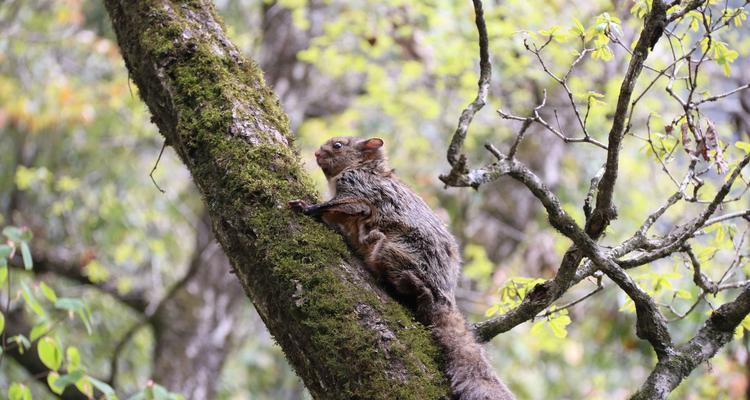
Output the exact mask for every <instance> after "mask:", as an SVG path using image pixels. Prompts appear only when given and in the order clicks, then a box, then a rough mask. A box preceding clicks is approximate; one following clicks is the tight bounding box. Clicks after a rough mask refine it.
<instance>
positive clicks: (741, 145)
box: [734, 141, 750, 154]
mask: <svg viewBox="0 0 750 400" xmlns="http://www.w3.org/2000/svg"><path fill="white" fill-rule="evenodd" d="M734 145H735V146H737V148H738V149H740V150H742V151H744V152H745V154H747V153H750V143H748V142H742V141H738V142H736V143H735V144H734Z"/></svg>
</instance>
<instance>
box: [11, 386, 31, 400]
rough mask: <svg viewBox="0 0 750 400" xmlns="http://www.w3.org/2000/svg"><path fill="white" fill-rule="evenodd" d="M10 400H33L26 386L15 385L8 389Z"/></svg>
mask: <svg viewBox="0 0 750 400" xmlns="http://www.w3.org/2000/svg"><path fill="white" fill-rule="evenodd" d="M8 400H31V391H30V390H29V388H28V387H27V386H26V385H23V384H20V383H13V384H11V385H10V387H9V388H8Z"/></svg>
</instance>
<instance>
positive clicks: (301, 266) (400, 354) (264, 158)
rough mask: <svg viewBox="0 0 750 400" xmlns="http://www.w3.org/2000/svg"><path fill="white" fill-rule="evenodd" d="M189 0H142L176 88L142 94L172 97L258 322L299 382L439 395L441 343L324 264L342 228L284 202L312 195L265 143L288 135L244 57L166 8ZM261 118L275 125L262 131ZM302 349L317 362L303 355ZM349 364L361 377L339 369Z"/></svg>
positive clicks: (179, 129)
mask: <svg viewBox="0 0 750 400" xmlns="http://www.w3.org/2000/svg"><path fill="white" fill-rule="evenodd" d="M199 6H200V7H202V6H203V3H201V2H195V1H184V2H182V3H181V5H180V6H176V7H174V8H173V9H171V10H165V9H157V10H151V9H148V10H147V9H144V10H143V17H144V18H145V19H146V20H148V21H149V22H148V24H147V25H145V26H148V27H149V28H147V29H146V30H145V32H143V33H142V34H141V35H139V37H140V38H141V46H142V47H143V48H145V49H146V50H147V52H148V53H150V57H151V58H153V59H156V60H160V62H163V64H162V68H163V70H164V72H165V73H166V74H167V75H168V77H169V78H170V79H169V84H170V85H171V87H170V88H168V89H169V90H170V91H174V93H177V94H178V95H177V96H174V97H173V98H171V100H172V101H173V102H174V103H170V104H157V105H152V104H151V103H149V104H150V105H151V106H152V109H153V107H157V108H158V107H174V114H175V115H176V116H177V121H176V129H175V130H174V131H175V132H176V136H175V137H172V138H170V139H171V143H172V145H173V146H174V147H175V149H176V150H177V152H178V154H180V157H181V158H182V159H183V160H184V161H185V163H186V164H187V165H188V167H189V168H190V170H191V173H192V175H193V177H194V180H195V182H196V184H197V185H198V186H199V188H200V190H201V192H202V194H203V196H204V199H205V201H206V203H207V205H208V207H209V211H210V212H211V215H213V216H221V220H222V223H225V224H227V226H228V227H227V228H224V229H226V230H230V231H231V232H230V234H229V235H227V238H225V240H224V241H223V244H224V245H225V246H226V247H227V248H226V250H227V252H228V255H229V256H230V257H231V258H232V259H233V260H235V261H238V260H239V262H236V263H235V265H236V266H237V267H238V269H240V271H239V273H238V275H239V276H240V277H241V278H242V279H243V280H244V283H245V285H246V286H247V287H251V288H253V287H255V288H262V290H261V289H257V291H258V292H263V294H264V296H265V298H266V301H265V303H266V304H265V305H264V306H265V307H266V308H267V309H266V310H264V311H265V312H268V313H269V315H271V316H276V318H275V319H274V318H273V317H272V318H269V320H267V321H266V322H267V323H268V324H269V327H270V328H271V329H272V331H274V328H275V329H276V332H274V333H277V334H278V333H279V332H280V331H284V332H285V333H288V335H278V336H277V340H278V341H279V343H280V344H281V345H282V348H284V350H285V351H286V352H287V356H288V357H289V358H290V359H291V360H294V361H295V362H294V364H295V366H296V367H297V368H298V371H299V373H300V375H301V376H303V378H305V379H306V381H307V382H308V383H312V384H315V382H314V380H315V378H314V376H322V377H323V378H325V379H324V380H325V381H326V382H328V383H331V382H336V383H337V384H339V385H341V386H340V388H339V389H340V390H338V391H337V393H331V394H330V396H331V397H336V398H342V399H350V398H362V399H365V398H366V399H371V398H372V399H375V398H388V399H393V398H398V399H417V398H419V399H423V398H439V397H441V396H443V395H445V394H446V390H447V384H446V382H445V380H444V377H443V376H442V374H440V373H439V372H438V371H440V368H439V365H438V361H437V360H439V359H440V356H439V354H440V352H439V350H438V349H437V347H436V345H435V344H434V342H433V341H432V339H431V337H430V333H429V331H428V330H427V329H426V328H424V327H423V326H421V325H420V324H418V323H416V322H414V321H413V318H412V316H411V315H410V314H409V313H408V312H407V311H406V310H405V309H404V308H403V307H401V306H400V305H398V304H397V303H395V302H393V301H389V302H385V303H384V302H382V301H381V299H379V298H378V297H377V296H376V295H375V294H374V293H371V292H369V291H366V290H363V289H362V288H360V287H357V286H356V285H353V284H351V283H348V282H346V281H345V280H343V279H342V275H343V273H342V271H340V270H336V269H335V268H332V266H336V265H340V264H342V263H343V262H344V261H343V260H345V259H346V258H348V257H349V256H350V252H349V250H348V249H347V247H346V245H345V244H344V243H343V241H342V239H341V237H340V236H338V235H336V234H335V233H333V232H332V231H331V230H329V229H327V228H326V227H324V226H323V225H321V224H320V223H318V222H315V221H314V220H312V219H311V218H307V217H303V216H298V215H292V213H291V212H290V211H289V210H288V209H287V207H286V204H287V202H288V201H289V200H291V199H296V198H305V199H308V200H311V201H312V200H314V199H315V198H316V192H315V189H314V186H313V185H312V183H311V181H310V180H309V179H308V178H307V176H306V174H305V173H304V171H303V170H302V168H301V164H300V162H299V159H298V156H297V154H296V153H295V152H294V151H293V150H291V149H290V148H289V147H287V146H285V145H283V144H278V145H276V144H271V143H278V141H279V140H284V139H286V140H287V141H291V139H290V137H289V128H288V125H289V124H288V119H287V116H286V115H285V114H284V112H283V111H282V110H281V108H280V107H279V104H278V100H277V98H276V96H275V95H274V94H273V93H272V92H271V90H270V89H268V88H266V86H265V84H264V82H263V78H262V72H261V71H260V69H259V68H258V67H257V65H256V64H255V63H253V62H249V61H243V62H241V63H238V62H237V60H235V59H233V58H232V57H231V56H230V55H229V54H226V53H227V49H223V50H217V49H216V46H217V45H216V44H212V43H205V42H203V41H202V40H205V37H204V36H201V35H199V34H197V33H194V32H193V31H195V32H197V31H198V30H199V29H201V28H202V27H200V26H193V25H191V24H194V22H190V21H186V20H184V19H182V18H173V17H174V15H170V13H175V14H176V15H177V16H178V17H181V16H182V15H181V14H182V13H183V12H184V10H186V9H188V8H190V7H199ZM183 8H184V9H183ZM204 29H205V28H204ZM186 32H187V34H186ZM191 32H193V33H191ZM186 37H188V38H191V39H185V38H186ZM147 62H148V61H147ZM153 90H164V88H156V89H153ZM236 104H240V105H241V106H240V107H238V106H236ZM243 110H255V111H256V112H254V113H253V114H252V115H250V114H248V113H250V111H243ZM258 110H260V111H262V112H260V113H258V112H257V111H258ZM256 114H260V115H256ZM237 121H244V122H246V123H247V124H249V127H248V126H244V125H243V129H254V128H255V127H258V128H259V129H254V130H253V132H252V134H253V135H258V136H259V140H257V141H260V142H261V143H265V144H258V143H256V141H255V140H253V143H249V141H248V139H247V138H245V137H243V133H244V132H243V131H242V129H240V130H239V131H236V130H237V129H236V128H237V127H236V126H235V125H233V124H234V123H237ZM269 128H270V130H273V131H275V132H276V134H267V133H264V131H267V130H269ZM235 131H236V132H235ZM271 136H273V137H271ZM220 233H221V232H220ZM248 251H252V254H247V252H248ZM251 292H252V290H251ZM268 299H273V300H274V301H269V300H268ZM360 304H367V305H368V306H369V307H371V308H372V309H373V310H375V312H376V313H377V314H378V315H380V316H382V320H383V323H385V324H386V326H387V327H388V329H389V330H391V331H392V332H394V333H395V335H396V340H393V341H392V342H391V343H389V344H386V346H389V347H388V348H387V352H388V355H389V358H386V357H385V356H384V355H383V354H382V346H383V344H382V343H380V342H379V341H380V339H381V338H380V336H379V335H378V334H377V332H373V331H371V330H369V329H366V327H363V326H362V321H361V320H360V316H358V315H357V311H356V310H357V306H358V305H360ZM279 316H292V317H293V320H294V321H296V322H295V323H289V324H285V325H283V326H282V325H273V324H274V323H280V322H279V321H280V320H281V318H280V317H279ZM299 341H306V342H305V343H298V342H299ZM294 348H303V349H304V353H305V354H304V356H301V355H299V354H294V351H291V350H290V349H294ZM353 355H356V356H357V357H353ZM392 359H397V360H399V362H401V363H402V364H403V367H404V369H405V371H406V375H408V379H409V384H408V385H398V384H395V383H396V382H395V381H394V378H393V377H390V376H387V371H389V370H390V368H389V364H390V362H391V360H392ZM311 360H312V361H313V362H315V363H317V364H316V365H307V364H309V363H310V362H311ZM352 371H357V372H356V374H357V375H358V376H359V377H361V381H357V382H354V381H347V380H348V379H351V378H352V376H353V374H352Z"/></svg>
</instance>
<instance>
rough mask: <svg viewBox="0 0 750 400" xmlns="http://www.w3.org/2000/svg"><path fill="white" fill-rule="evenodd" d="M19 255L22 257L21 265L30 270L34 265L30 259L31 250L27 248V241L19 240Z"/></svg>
mask: <svg viewBox="0 0 750 400" xmlns="http://www.w3.org/2000/svg"><path fill="white" fill-rule="evenodd" d="M21 256H22V257H23V267H24V268H26V270H27V271H31V268H33V267H34V262H33V261H32V260H31V250H29V244H28V243H27V242H25V241H24V242H21Z"/></svg>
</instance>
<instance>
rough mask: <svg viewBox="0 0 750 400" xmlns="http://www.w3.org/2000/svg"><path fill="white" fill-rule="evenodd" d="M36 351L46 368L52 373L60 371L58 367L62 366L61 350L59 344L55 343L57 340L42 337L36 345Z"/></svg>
mask: <svg viewBox="0 0 750 400" xmlns="http://www.w3.org/2000/svg"><path fill="white" fill-rule="evenodd" d="M37 350H38V352H39V359H40V360H42V363H44V365H46V366H47V368H49V369H51V370H53V371H57V370H59V369H60V366H62V361H63V355H62V349H61V348H60V344H59V343H57V340H55V339H53V338H51V337H49V336H46V337H43V338H42V339H41V340H40V341H39V344H38V345H37Z"/></svg>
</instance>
